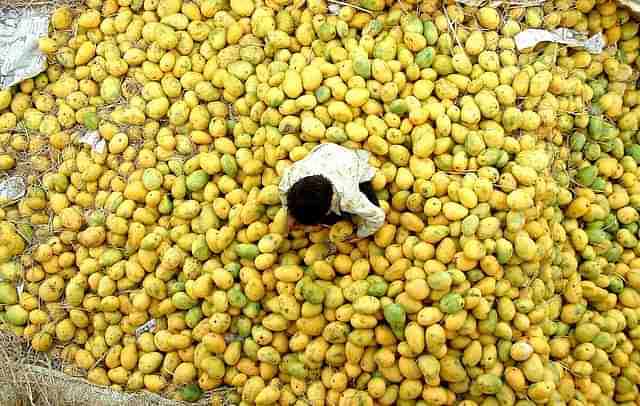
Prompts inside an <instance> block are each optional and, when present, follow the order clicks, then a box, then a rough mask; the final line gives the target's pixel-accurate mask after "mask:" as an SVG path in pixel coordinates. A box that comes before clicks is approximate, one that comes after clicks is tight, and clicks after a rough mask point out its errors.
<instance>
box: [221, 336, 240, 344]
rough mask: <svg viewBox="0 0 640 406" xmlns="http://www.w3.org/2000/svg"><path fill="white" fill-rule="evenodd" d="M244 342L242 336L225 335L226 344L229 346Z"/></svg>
mask: <svg viewBox="0 0 640 406" xmlns="http://www.w3.org/2000/svg"><path fill="white" fill-rule="evenodd" d="M242 340H243V338H242V336H240V335H238V334H231V333H227V334H225V335H224V342H225V343H227V344H229V343H232V342H234V341H242Z"/></svg>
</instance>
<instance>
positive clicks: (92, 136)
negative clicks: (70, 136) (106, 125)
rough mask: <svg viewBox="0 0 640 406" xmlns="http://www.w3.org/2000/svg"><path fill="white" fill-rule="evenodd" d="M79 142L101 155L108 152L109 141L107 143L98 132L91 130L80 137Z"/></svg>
mask: <svg viewBox="0 0 640 406" xmlns="http://www.w3.org/2000/svg"><path fill="white" fill-rule="evenodd" d="M78 141H79V142H80V143H81V144H86V145H90V146H91V148H92V149H93V150H94V151H96V152H97V153H99V154H102V153H103V152H105V151H106V150H107V141H105V140H104V138H102V137H101V136H100V133H99V132H98V131H96V130H89V131H87V132H85V133H84V134H82V135H80V137H79V138H78Z"/></svg>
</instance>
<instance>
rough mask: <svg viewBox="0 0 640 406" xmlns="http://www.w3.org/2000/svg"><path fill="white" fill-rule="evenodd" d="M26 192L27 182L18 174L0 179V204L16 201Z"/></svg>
mask: <svg viewBox="0 0 640 406" xmlns="http://www.w3.org/2000/svg"><path fill="white" fill-rule="evenodd" d="M26 193H27V183H26V182H25V180H24V178H22V177H20V176H10V177H7V178H4V179H2V180H0V204H7V203H12V202H15V201H18V200H20V199H22V198H23V197H24V195H25V194H26Z"/></svg>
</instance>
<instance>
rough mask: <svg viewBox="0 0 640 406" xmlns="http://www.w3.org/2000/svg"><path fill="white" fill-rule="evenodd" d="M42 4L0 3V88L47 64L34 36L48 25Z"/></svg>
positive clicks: (42, 68) (22, 78)
mask: <svg viewBox="0 0 640 406" xmlns="http://www.w3.org/2000/svg"><path fill="white" fill-rule="evenodd" d="M49 12H50V10H48V9H47V8H45V7H20V8H17V7H11V6H2V5H0V90H3V89H6V88H8V87H10V86H13V85H15V84H16V83H19V82H21V81H23V80H25V79H29V78H32V77H34V76H36V75H38V74H39V73H40V72H42V71H43V70H45V68H46V67H47V60H46V57H45V56H44V55H43V54H42V53H41V52H40V50H39V49H38V38H40V37H42V36H45V35H46V34H47V30H48V27H49Z"/></svg>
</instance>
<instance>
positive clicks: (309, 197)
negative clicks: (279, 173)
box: [287, 175, 333, 225]
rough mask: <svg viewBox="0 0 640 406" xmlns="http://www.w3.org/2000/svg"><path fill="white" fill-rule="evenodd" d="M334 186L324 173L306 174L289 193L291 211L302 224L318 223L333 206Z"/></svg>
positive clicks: (288, 204)
mask: <svg viewBox="0 0 640 406" xmlns="http://www.w3.org/2000/svg"><path fill="white" fill-rule="evenodd" d="M332 198H333V186H332V185H331V182H330V181H329V179H327V178H325V177H324V176H322V175H313V176H306V177H304V178H302V179H300V180H299V181H297V182H296V183H295V184H294V185H293V186H291V188H290V189H289V192H288V193H287V206H288V209H289V213H291V215H292V216H293V218H294V219H296V221H297V222H298V223H300V224H305V225H311V224H318V223H319V222H320V221H321V220H322V219H323V218H324V217H325V215H326V214H327V212H328V211H329V209H330V208H331V200H332Z"/></svg>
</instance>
